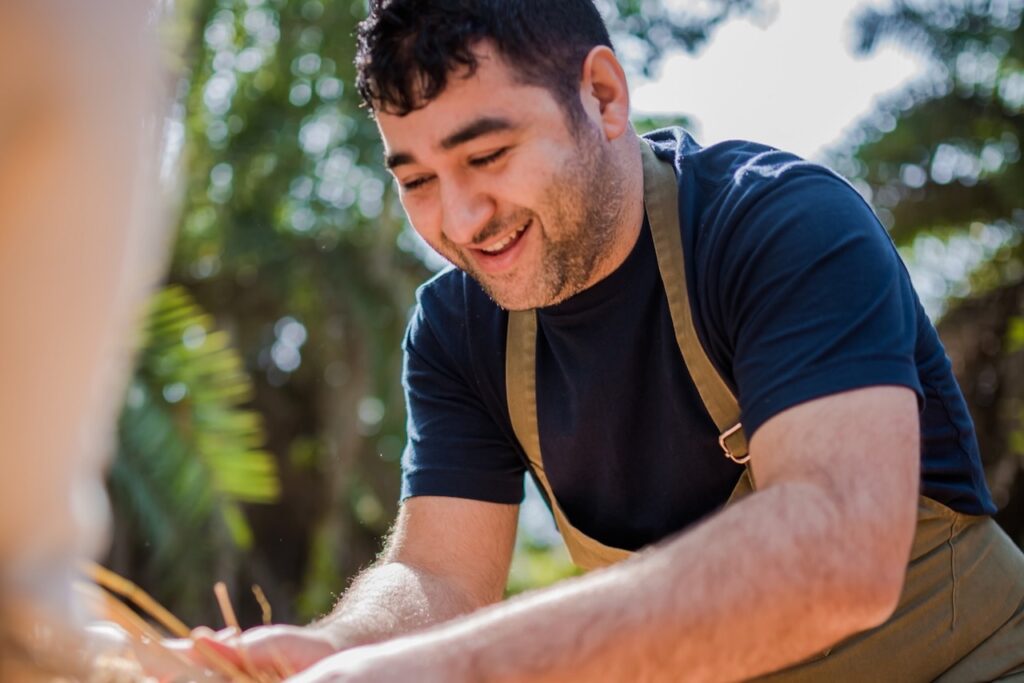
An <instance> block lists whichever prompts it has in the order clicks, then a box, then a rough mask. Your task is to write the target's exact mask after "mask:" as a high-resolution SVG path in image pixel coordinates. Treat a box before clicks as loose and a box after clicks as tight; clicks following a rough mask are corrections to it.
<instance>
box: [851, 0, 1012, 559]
mask: <svg viewBox="0 0 1024 683" xmlns="http://www.w3.org/2000/svg"><path fill="white" fill-rule="evenodd" d="M1022 20H1024V0H930V1H928V2H924V1H922V0H896V1H895V2H893V3H892V4H891V5H890V6H888V7H886V8H884V9H880V8H877V7H874V8H869V9H866V10H864V11H862V12H861V14H860V15H859V17H858V20H857V30H858V48H859V49H860V50H861V51H862V52H870V51H871V50H873V49H875V48H876V47H877V46H878V45H880V44H882V43H883V42H886V41H893V42H895V43H896V44H898V45H900V46H902V47H904V48H905V49H910V50H914V51H916V52H918V53H919V54H921V55H923V56H925V57H926V58H927V60H928V62H929V64H930V68H929V70H928V72H927V74H926V75H925V77H924V78H922V79H921V80H920V81H919V82H917V83H915V84H913V85H912V86H911V87H909V88H907V89H905V90H903V91H902V92H899V93H897V94H895V95H894V96H891V97H889V98H887V99H886V100H885V101H883V102H882V103H881V104H880V105H879V106H878V107H877V108H876V110H875V112H874V113H873V114H872V115H871V116H870V117H869V118H868V119H867V120H865V121H864V122H863V124H862V125H861V126H860V127H859V129H858V130H856V131H855V133H854V134H853V136H852V137H851V139H849V140H848V141H847V142H846V148H845V152H844V153H842V154H839V155H838V156H837V158H836V165H837V167H838V168H839V170H840V171H841V172H843V173H845V174H846V175H847V176H849V177H852V178H854V179H855V180H856V181H857V182H858V184H859V186H860V188H861V189H862V191H864V193H865V194H866V195H867V196H868V197H869V198H871V200H872V202H873V204H874V206H875V208H876V210H877V211H878V214H879V216H880V217H881V219H882V221H883V222H884V223H885V224H886V225H887V227H888V228H889V230H890V233H891V234H892V236H893V238H894V240H895V241H896V242H897V244H898V245H900V246H901V251H902V252H903V253H904V255H905V256H907V258H908V260H909V261H910V263H911V266H912V267H915V266H916V269H915V274H916V275H918V276H919V277H918V280H919V282H918V285H919V289H920V290H922V293H923V294H924V295H925V296H926V298H927V297H931V298H933V299H935V300H938V301H940V302H941V303H942V306H941V307H939V308H938V309H937V311H936V312H942V311H945V314H944V315H943V316H942V319H941V320H940V323H939V332H940V334H941V335H942V338H943V341H944V343H945V344H946V347H947V349H948V350H949V352H950V355H951V356H952V358H953V362H954V369H955V370H956V371H957V373H958V377H959V380H960V384H961V386H962V387H963V390H964V393H965V396H966V397H967V400H968V404H969V405H970V407H971V411H972V415H973V417H974V421H975V426H976V429H977V433H978V439H979V442H980V444H981V448H982V454H983V459H984V461H985V465H986V471H987V474H988V479H989V483H990V486H991V487H992V490H993V494H994V496H995V499H996V503H997V504H998V505H1000V506H1002V507H1003V510H1002V511H1001V513H1000V514H999V515H998V516H997V518H996V519H997V520H998V521H999V522H1000V523H1001V524H1002V525H1003V527H1004V528H1006V530H1007V531H1008V532H1009V533H1010V534H1011V536H1013V537H1014V538H1015V539H1017V542H1018V543H1021V544H1024V476H1022V471H1024V470H1022V465H1024V350H1022V346H1021V339H1022V338H1024V330H1022V328H1021V314H1022V313H1024V239H1022V237H1024V159H1022V157H1021V144H1022V143H1024V25H1022Z"/></svg>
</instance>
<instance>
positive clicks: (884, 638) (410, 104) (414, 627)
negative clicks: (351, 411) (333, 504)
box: [221, 0, 1024, 682]
mask: <svg viewBox="0 0 1024 683" xmlns="http://www.w3.org/2000/svg"><path fill="white" fill-rule="evenodd" d="M357 64H358V68H359V85H360V88H361V92H362V93H363V96H364V98H365V99H366V102H367V104H368V106H369V107H370V108H371V110H372V111H373V112H374V114H375V116H376V119H377V122H378V123H379V126H380V131H381V134H382V136H383V139H384V142H385V146H386V149H387V157H386V163H387V165H388V167H389V168H390V170H391V172H392V173H393V174H394V176H395V178H396V180H397V182H398V184H399V185H400V187H401V197H402V203H403V205H404V207H405V209H406V211H407V213H408V215H409V219H410V221H411V222H412V225H413V227H414V228H415V229H416V231H417V232H418V233H419V234H420V235H422V237H423V238H424V239H425V240H426V241H427V242H428V243H429V244H430V245H431V246H432V247H434V248H435V249H436V250H437V251H438V252H439V253H441V254H442V255H444V256H445V257H446V258H448V259H449V260H450V261H451V262H452V264H454V266H455V268H453V269H450V270H447V271H445V272H443V273H441V274H439V275H438V276H437V277H435V278H434V279H433V280H431V281H430V282H428V283H427V284H426V285H424V286H423V287H422V288H421V289H420V292H419V306H418V308H417V310H416V312H415V313H414V315H413V318H412V321H411V322H410V325H409V330H408V334H407V336H406V339H405V346H404V348H405V352H406V356H405V375H404V377H405V387H406V391H407V401H408V410H409V444H408V447H407V450H406V453H405V457H404V459H403V468H404V469H403V477H404V479H403V494H402V495H403V504H402V507H401V511H400V514H399V519H398V522H397V524H396V526H395V529H394V531H393V533H392V536H391V538H390V540H389V543H388V545H387V548H386V550H385V552H384V554H383V556H382V558H381V560H380V561H379V562H378V563H377V564H376V565H375V566H374V567H372V568H371V569H369V570H367V571H366V572H365V573H364V574H363V575H362V576H361V577H360V578H359V579H358V580H357V581H356V582H355V584H354V585H353V586H352V588H351V589H350V590H349V591H348V593H347V594H346V596H345V597H344V598H343V599H342V601H341V602H340V604H339V605H338V607H337V608H336V610H335V611H334V613H333V614H332V615H330V616H329V617H328V618H326V619H324V620H323V621H321V622H320V623H318V624H315V625H313V626H310V627H306V628H295V627H287V626H278V627H268V628H263V629H255V630H253V631H251V632H248V633H247V634H245V635H243V636H242V638H241V639H240V640H236V639H234V638H233V637H231V638H228V642H229V643H230V644H231V646H232V647H235V648H238V650H239V651H240V650H244V652H245V656H244V657H239V659H238V661H239V662H247V663H249V664H250V665H251V664H255V665H256V666H260V665H263V666H273V665H274V664H275V663H280V662H281V661H284V660H285V659H286V660H288V662H289V663H290V665H291V666H293V667H307V666H310V665H311V664H313V663H314V662H316V661H317V660H320V659H323V661H322V662H319V663H317V664H315V665H313V666H312V667H311V668H309V669H308V670H307V671H306V672H305V673H304V674H302V675H300V676H299V678H298V679H297V680H301V681H307V682H308V681H363V680H367V681H370V680H372V681H409V680H415V681H504V680H516V681H577V680H578V681H679V680H708V681H710V680H739V679H749V678H755V677H760V676H766V677H768V678H770V679H771V680H780V681H805V680H829V681H834V680H906V681H926V680H935V679H940V680H944V681H980V680H995V679H998V678H1000V677H1009V676H1010V675H1011V672H1013V671H1015V670H1017V671H1020V670H1021V669H1022V668H1024V625H1022V622H1024V612H1022V611H1021V609H1020V605H1021V601H1022V599H1024V558H1022V557H1021V555H1020V553H1019V551H1017V549H1016V548H1015V547H1014V546H1013V545H1012V543H1010V541H1009V540H1008V539H1007V538H1006V536H1005V535H1004V534H1002V533H1001V532H1000V531H999V530H998V528H997V527H996V526H995V524H994V523H993V522H992V521H991V519H990V518H989V517H988V516H987V515H989V514H991V513H992V512H993V511H994V506H993V504H992V501H991V497H990V494H989V492H988V490H987V488H986V486H985V483H984V476H983V473H982V470H981V466H980V461H979V456H978V450H977V443H976V440H975V438H974V432H973V427H972V424H971V421H970V417H969V415H968V413H967V410H966V407H965V405H964V402H963V398H962V396H961V394H960V391H959V389H958V387H957V386H956V382H955V381H954V379H953V376H952V373H951V371H950V365H949V362H948V359H947V358H946V357H945V354H944V352H943V350H942V347H941V345H940V343H939V340H938V338H937V336H936V333H935V330H934V328H933V327H932V326H931V324H930V323H929V322H928V320H927V318H926V317H925V315H924V313H923V311H922V309H921V307H920V305H919V303H918V301H917V297H916V295H915V294H914V291H913V288H912V287H911V285H910V281H909V278H908V276H907V273H906V271H905V270H904V268H903V266H902V264H901V263H900V260H899V257H898V255H897V254H896V251H895V249H894V248H893V245H892V243H891V241H890V240H889V238H888V236H887V235H886V233H885V231H884V229H883V228H882V226H881V225H880V224H879V223H878V221H877V220H876V218H875V217H874V215H873V214H872V212H871V210H870V209H869V208H868V207H867V206H866V204H865V203H864V202H863V200H862V199H861V198H860V197H859V196H858V195H857V194H856V192H854V191H853V190H852V189H851V188H850V186H849V185H847V184H846V183H845V182H844V181H843V180H842V179H840V178H839V177H837V176H836V175H835V174H833V173H832V172H830V171H828V170H827V169H824V168H822V167H819V166H815V165H813V164H809V163H807V162H804V161H802V160H800V159H798V158H796V157H794V156H792V155H790V154H786V153H783V152H779V151H777V150H774V149H772V148H769V147H765V146H763V145H757V144H754V143H748V142H735V141H734V142H729V143H723V144H721V145H715V146H712V147H708V148H702V147H700V146H699V145H698V144H697V143H696V142H694V140H693V139H692V138H690V137H689V136H688V135H687V134H686V133H685V132H684V131H682V130H679V129H673V130H664V131H659V132H657V133H654V134H652V135H650V136H649V137H648V138H646V139H643V138H640V137H638V136H637V135H636V133H635V132H634V131H633V129H632V127H631V126H630V123H629V92H628V89H627V83H626V79H625V76H624V74H623V70H622V68H621V66H620V64H619V62H618V60H617V58H616V56H615V53H614V52H613V50H612V49H611V44H610V41H609V38H608V35H607V31H606V29H605V27H604V25H603V24H602V22H601V19H600V17H599V15H598V13H597V12H596V10H595V8H594V6H593V5H592V4H591V2H590V0H559V1H558V2H550V0H475V1H466V0H460V1H456V0H432V1H424V0H391V1H390V2H388V1H384V2H374V3H371V12H370V16H369V18H368V19H367V20H366V21H365V22H364V23H363V24H362V26H361V30H360V33H359V55H358V58H357ZM527 473H528V474H529V475H530V476H533V477H534V478H535V480H536V481H537V482H538V484H539V485H540V487H541V490H542V491H543V492H544V494H545V496H546V499H547V502H548V504H549V506H550V507H551V510H552V513H553V514H554V516H555V519H556V521H557V522H558V525H559V529H560V530H561V532H562V534H563V536H564V537H565V539H566V542H567V544H568V546H569V549H570V551H571V553H572V556H573V559H574V560H575V561H576V562H577V563H578V564H579V565H580V566H582V567H584V568H586V569H593V570H595V571H593V572H591V573H589V574H587V575H585V576H582V577H579V578H576V579H572V580H569V581H565V582H563V583H561V584H559V585H557V586H554V587H552V588H549V589H546V590H542V591H537V592H534V593H532V594H528V595H525V596H521V597H519V598H516V599H514V600H510V601H508V602H504V603H500V602H499V601H500V600H501V597H502V591H503V588H504V586H505V582H506V580H507V577H508V569H509V563H510V558H511V554H512V548H513V540H514V537H515V528H516V519H517V510H518V503H519V502H520V500H521V496H522V486H523V477H524V474H527ZM755 484H756V485H755ZM485 608H486V609H485ZM456 617H460V618H458V619H456ZM221 647H223V648H224V652H225V653H228V654H230V653H232V652H234V650H231V649H229V648H228V647H226V646H225V645H224V644H223V643H222V644H221ZM771 672H776V673H774V674H773V673H771Z"/></svg>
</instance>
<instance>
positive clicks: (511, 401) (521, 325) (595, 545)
mask: <svg viewBox="0 0 1024 683" xmlns="http://www.w3.org/2000/svg"><path fill="white" fill-rule="evenodd" d="M505 393H506V396H507V397H508V414H509V418H510V419H511V421H512V429H513V431H515V433H516V438H517V439H518V440H519V444H520V445H521V446H522V447H523V450H524V451H525V452H526V457H527V459H528V460H529V461H530V469H531V470H533V476H534V477H535V478H536V480H537V483H538V484H539V485H540V488H541V489H542V490H543V491H544V495H545V496H546V497H547V499H548V503H549V505H550V506H551V513H552V515H554V518H555V524H556V525H557V526H558V531H559V532H560V533H561V534H562V540H564V541H565V546H566V548H567V549H568V550H569V555H570V556H571V557H572V561H573V563H574V564H576V566H578V567H581V568H583V569H597V568H598V567H606V566H608V565H611V564H615V563H616V562H620V561H622V560H624V559H626V558H628V557H629V556H630V555H631V554H632V553H630V552H629V551H628V550H622V549H621V548H613V547H611V546H607V545H604V544H603V543H601V542H600V541H598V540H596V539H594V538H591V537H590V536H588V535H586V534H585V533H583V532H582V531H580V530H579V529H577V528H576V527H574V526H573V525H572V523H571V522H570V521H569V518H568V517H566V515H565V513H564V512H562V507H561V506H560V505H559V504H558V500H557V499H556V498H555V492H554V491H553V490H552V489H551V484H550V483H549V482H548V477H547V474H546V473H545V472H544V462H543V460H541V452H540V431H539V429H538V427H537V314H536V311H533V310H529V311H509V314H508V332H507V343H506V345H505Z"/></svg>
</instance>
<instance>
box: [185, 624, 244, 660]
mask: <svg viewBox="0 0 1024 683" xmlns="http://www.w3.org/2000/svg"><path fill="white" fill-rule="evenodd" d="M192 644H193V645H192V652H193V653H194V655H198V657H199V658H200V660H201V661H203V662H204V663H206V664H208V665H214V666H215V665H216V664H218V662H217V659H221V660H226V661H228V662H230V663H231V664H232V665H233V666H236V667H241V666H242V658H241V657H240V656H239V653H238V649H237V648H236V647H235V646H234V645H233V644H230V643H228V642H224V641H223V640H220V639H219V638H218V634H216V633H214V632H213V631H210V630H209V629H205V630H200V629H196V630H195V631H193V632H192Z"/></svg>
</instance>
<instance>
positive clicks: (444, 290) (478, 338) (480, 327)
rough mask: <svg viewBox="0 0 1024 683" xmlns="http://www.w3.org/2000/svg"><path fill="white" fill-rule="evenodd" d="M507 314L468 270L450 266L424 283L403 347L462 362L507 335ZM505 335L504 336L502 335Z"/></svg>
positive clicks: (430, 355)
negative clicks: (496, 338) (474, 351)
mask: <svg viewBox="0 0 1024 683" xmlns="http://www.w3.org/2000/svg"><path fill="white" fill-rule="evenodd" d="M506 320H507V315H506V313H505V312H504V311H502V309H501V308H499V307H498V305H497V304H495V303H494V302H493V301H492V300H491V299H490V297H488V296H487V294H486V293H485V292H484V291H483V289H481V287H480V286H479V285H478V284H477V283H476V282H475V281H474V280H473V279H472V278H470V277H469V276H468V275H466V274H465V273H464V272H462V271H460V270H458V269H457V268H454V267H451V266H449V267H448V268H445V269H444V270H442V271H441V272H439V273H438V274H437V275H435V276H434V277H432V278H430V279H429V280H427V281H426V282H425V283H423V284H422V285H420V287H419V288H418V289H417V290H416V306H415V308H414V309H413V312H412V316H411V318H410V320H409V326H408V329H407V331H406V335H405V340H404V341H403V347H404V348H405V351H406V352H407V353H409V352H414V353H417V354H419V355H422V356H425V357H433V356H437V355H439V354H440V355H443V356H445V357H446V358H447V360H448V361H450V362H455V363H458V364H462V363H464V362H465V361H467V360H468V359H469V358H470V357H471V356H472V353H473V349H477V348H479V347H480V346H485V347H486V346H492V345H493V343H494V341H495V336H496V335H499V336H500V335H503V334H504V329H505V325H506ZM502 338H503V337H502Z"/></svg>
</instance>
